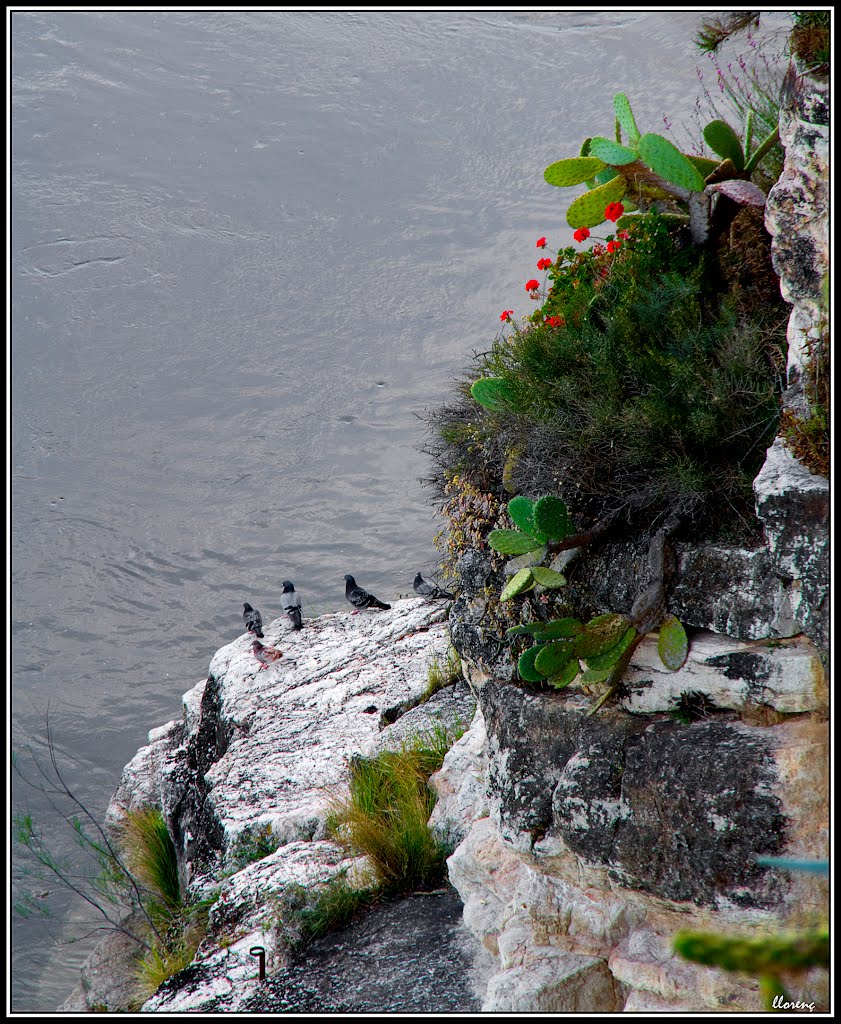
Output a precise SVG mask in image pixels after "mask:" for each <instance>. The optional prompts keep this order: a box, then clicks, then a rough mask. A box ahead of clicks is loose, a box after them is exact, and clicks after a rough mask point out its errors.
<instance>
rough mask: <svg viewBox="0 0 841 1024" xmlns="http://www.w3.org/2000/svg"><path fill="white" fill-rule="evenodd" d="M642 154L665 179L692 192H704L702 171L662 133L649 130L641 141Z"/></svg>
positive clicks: (655, 171) (656, 172)
mask: <svg viewBox="0 0 841 1024" xmlns="http://www.w3.org/2000/svg"><path fill="white" fill-rule="evenodd" d="M639 151H640V156H641V157H642V159H643V160H644V161H645V163H646V164H647V165H648V166H649V167H650V168H651V170H652V171H654V173H655V174H659V175H660V177H661V178H663V179H664V180H665V181H668V182H671V184H672V185H677V186H678V187H679V188H685V189H689V191H690V192H703V191H704V179H703V177H702V175H701V173H700V171H698V170H696V168H695V167H694V166H693V165H692V163H691V162H690V161H689V160H688V159H687V158H686V157H685V156H684V155H683V153H681V151H680V150H679V149H678V148H677V147H676V146H673V145H672V143H671V142H669V140H668V139H664V138H663V136H662V135H654V134H653V133H651V132H648V133H647V134H646V135H643V137H642V138H641V139H640V141H639Z"/></svg>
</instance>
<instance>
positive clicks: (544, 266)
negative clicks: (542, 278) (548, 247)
mask: <svg viewBox="0 0 841 1024" xmlns="http://www.w3.org/2000/svg"><path fill="white" fill-rule="evenodd" d="M551 266H552V261H551V260H550V259H549V257H548V256H544V257H543V259H542V260H538V261H537V269H538V270H548V269H549V267H551Z"/></svg>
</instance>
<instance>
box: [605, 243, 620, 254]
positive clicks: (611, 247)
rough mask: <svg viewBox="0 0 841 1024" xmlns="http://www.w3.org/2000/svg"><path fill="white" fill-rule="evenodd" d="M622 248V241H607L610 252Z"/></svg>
mask: <svg viewBox="0 0 841 1024" xmlns="http://www.w3.org/2000/svg"><path fill="white" fill-rule="evenodd" d="M621 248H622V243H621V242H608V243H607V251H608V252H617V251H618V250H619V249H621Z"/></svg>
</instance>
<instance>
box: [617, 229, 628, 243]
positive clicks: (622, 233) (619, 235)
mask: <svg viewBox="0 0 841 1024" xmlns="http://www.w3.org/2000/svg"><path fill="white" fill-rule="evenodd" d="M616 237H617V238H624V239H625V241H626V242H627V241H628V240H629V239H630V237H631V232H630V231H617V232H616Z"/></svg>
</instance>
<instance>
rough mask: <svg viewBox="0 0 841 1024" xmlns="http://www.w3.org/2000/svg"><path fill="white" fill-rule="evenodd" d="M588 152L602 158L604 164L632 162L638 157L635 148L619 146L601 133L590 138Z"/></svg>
mask: <svg viewBox="0 0 841 1024" xmlns="http://www.w3.org/2000/svg"><path fill="white" fill-rule="evenodd" d="M590 153H591V154H592V155H593V156H596V157H598V158H599V160H604V162H605V163H606V164H618V165H622V164H632V163H633V162H634V161H635V160H639V158H640V155H639V153H637V151H636V150H634V149H628V147H627V146H620V145H619V143H618V142H614V141H613V140H612V139H605V138H603V137H602V136H601V135H597V136H596V137H595V138H594V139H591V140H590Z"/></svg>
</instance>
